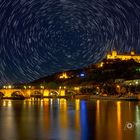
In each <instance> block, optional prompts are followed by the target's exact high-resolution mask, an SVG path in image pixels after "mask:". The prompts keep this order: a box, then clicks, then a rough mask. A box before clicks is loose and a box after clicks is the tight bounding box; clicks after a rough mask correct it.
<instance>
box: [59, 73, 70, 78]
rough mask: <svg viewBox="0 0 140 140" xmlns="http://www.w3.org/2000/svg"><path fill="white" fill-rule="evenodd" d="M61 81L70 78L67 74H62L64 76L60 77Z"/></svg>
mask: <svg viewBox="0 0 140 140" xmlns="http://www.w3.org/2000/svg"><path fill="white" fill-rule="evenodd" d="M59 78H60V79H68V78H69V76H68V75H67V73H66V72H64V73H62V75H60V76H59Z"/></svg>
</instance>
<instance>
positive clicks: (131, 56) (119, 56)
mask: <svg viewBox="0 0 140 140" xmlns="http://www.w3.org/2000/svg"><path fill="white" fill-rule="evenodd" d="M107 59H108V60H113V59H121V60H130V59H133V60H135V61H136V62H139V63H140V55H136V54H135V52H134V51H131V52H130V54H118V53H117V51H115V50H113V51H112V52H111V53H109V54H107Z"/></svg>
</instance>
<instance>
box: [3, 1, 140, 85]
mask: <svg viewBox="0 0 140 140" xmlns="http://www.w3.org/2000/svg"><path fill="white" fill-rule="evenodd" d="M113 48H116V50H117V51H118V52H129V51H130V50H131V49H134V50H136V52H137V53H139V52H140V1H139V0H0V84H6V83H15V82H29V81H32V80H35V79H38V78H40V77H43V76H46V75H48V74H52V73H55V72H58V71H62V70H68V69H76V68H81V67H84V66H88V65H89V64H92V63H95V62H98V61H100V60H101V59H103V58H104V57H105V55H106V53H107V52H108V51H110V50H112V49H113Z"/></svg>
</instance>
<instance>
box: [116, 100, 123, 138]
mask: <svg viewBox="0 0 140 140" xmlns="http://www.w3.org/2000/svg"><path fill="white" fill-rule="evenodd" d="M117 127H118V128H117V130H118V138H119V140H122V129H121V102H120V101H118V102H117Z"/></svg>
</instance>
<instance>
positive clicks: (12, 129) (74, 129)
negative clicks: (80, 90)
mask: <svg viewBox="0 0 140 140" xmlns="http://www.w3.org/2000/svg"><path fill="white" fill-rule="evenodd" d="M126 122H134V123H135V128H134V130H131V131H130V130H128V129H127V130H126V131H124V129H123V128H124V127H125V123H126ZM0 130H1V131H0V140H1V139H4V138H5V132H7V133H6V134H7V137H8V138H9V139H10V138H13V139H10V140H15V139H20V140H25V139H61V140H71V139H73V140H80V139H82V140H87V139H96V140H102V139H104V138H105V139H108V140H112V139H113V140H125V139H129V138H130V139H135V140H139V138H140V104H137V103H134V102H120V101H115V102H113V101H101V100H94V101H85V100H79V99H76V100H70V101H68V100H66V99H44V100H38V101H37V100H35V101H34V100H25V101H11V100H3V101H2V102H1V108H0ZM21 136H22V137H21ZM91 136H92V138H91ZM6 140H7V139H6Z"/></svg>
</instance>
